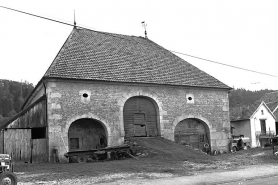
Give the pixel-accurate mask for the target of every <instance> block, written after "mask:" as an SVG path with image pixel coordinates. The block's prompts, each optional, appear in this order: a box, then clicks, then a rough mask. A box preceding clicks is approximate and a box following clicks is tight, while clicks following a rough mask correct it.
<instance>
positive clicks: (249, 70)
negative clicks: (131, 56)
mask: <svg viewBox="0 0 278 185" xmlns="http://www.w3.org/2000/svg"><path fill="white" fill-rule="evenodd" d="M0 7H1V8H4V9H8V10H12V11H16V12H20V13H23V14H27V15H31V16H34V17H38V18H41V19H46V20H49V21H53V22H57V23H60V24H65V25H68V26H76V25H74V24H70V23H66V22H62V21H58V20H55V19H50V18H47V17H43V16H39V15H35V14H31V13H28V12H24V11H20V10H16V9H13V8H9V7H5V6H0ZM77 27H79V28H84V29H88V28H86V27H83V26H77ZM89 29H90V28H89ZM102 33H105V32H102ZM113 36H115V35H113ZM119 38H121V39H123V38H122V37H119ZM168 51H170V52H172V53H177V54H180V55H185V56H188V57H191V58H196V59H199V60H204V61H207V62H211V63H215V64H219V65H223V66H227V67H231V68H235V69H240V70H244V71H248V72H253V73H258V74H261V75H267V76H271V77H275V78H278V76H275V75H272V74H268V73H263V72H259V71H255V70H251V69H246V68H242V67H237V66H234V65H229V64H225V63H221V62H216V61H213V60H209V59H205V58H201V57H197V56H193V55H189V54H186V53H182V52H178V51H173V50H168Z"/></svg>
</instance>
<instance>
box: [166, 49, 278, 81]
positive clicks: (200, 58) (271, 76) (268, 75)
mask: <svg viewBox="0 0 278 185" xmlns="http://www.w3.org/2000/svg"><path fill="white" fill-rule="evenodd" d="M169 51H171V50H169ZM171 52H173V53H178V54H181V55H185V56H189V57H192V58H197V59H199V60H204V61H207V62H212V63H215V64H219V65H223V66H228V67H232V68H236V69H241V70H244V71H249V72H253V73H258V74H262V75H267V76H271V77H276V78H278V76H275V75H272V74H268V73H262V72H259V71H254V70H251V69H245V68H242V67H237V66H233V65H229V64H224V63H221V62H216V61H213V60H208V59H205V58H201V57H196V56H193V55H188V54H185V53H181V52H177V51H171Z"/></svg>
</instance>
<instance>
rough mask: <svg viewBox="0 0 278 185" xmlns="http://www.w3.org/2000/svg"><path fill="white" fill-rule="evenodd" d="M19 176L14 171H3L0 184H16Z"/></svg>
mask: <svg viewBox="0 0 278 185" xmlns="http://www.w3.org/2000/svg"><path fill="white" fill-rule="evenodd" d="M16 184H17V178H16V176H15V174H14V173H12V172H8V171H6V172H2V173H0V185H16Z"/></svg>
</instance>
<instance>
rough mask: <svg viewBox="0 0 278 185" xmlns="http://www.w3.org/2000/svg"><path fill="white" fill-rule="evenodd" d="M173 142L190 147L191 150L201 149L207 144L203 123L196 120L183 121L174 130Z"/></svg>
mask: <svg viewBox="0 0 278 185" xmlns="http://www.w3.org/2000/svg"><path fill="white" fill-rule="evenodd" d="M174 134H175V142H177V143H181V144H185V145H191V146H192V147H193V148H200V149H201V148H203V145H204V143H208V142H209V141H208V137H207V131H206V129H205V126H204V123H201V122H200V121H198V120H196V119H185V120H183V121H181V122H179V123H178V125H177V126H176V128H175V132H174Z"/></svg>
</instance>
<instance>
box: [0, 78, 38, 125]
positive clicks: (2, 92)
mask: <svg viewBox="0 0 278 185" xmlns="http://www.w3.org/2000/svg"><path fill="white" fill-rule="evenodd" d="M33 89H34V87H33V84H31V83H28V82H26V81H25V82H22V83H21V82H16V81H11V80H1V79H0V124H2V123H4V122H5V121H7V120H8V119H9V118H10V117H12V116H14V115H15V114H17V113H18V112H20V109H21V106H22V104H23V103H24V101H25V100H26V98H27V97H28V96H29V94H30V93H31V91H32V90H33Z"/></svg>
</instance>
